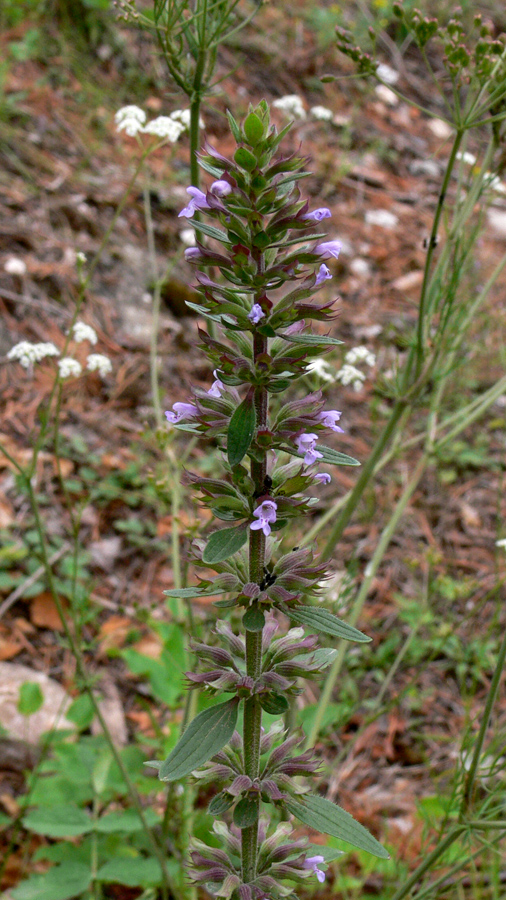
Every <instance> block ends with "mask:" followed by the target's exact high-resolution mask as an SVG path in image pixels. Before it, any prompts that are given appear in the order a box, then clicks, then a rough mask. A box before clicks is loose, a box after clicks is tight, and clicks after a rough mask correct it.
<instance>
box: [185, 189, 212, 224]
mask: <svg viewBox="0 0 506 900" xmlns="http://www.w3.org/2000/svg"><path fill="white" fill-rule="evenodd" d="M186 193H187V194H189V195H190V197H191V200H190V202H189V204H188V206H185V208H184V209H182V210H181V212H180V213H179V215H178V218H181V216H185V218H187V219H191V218H192V216H193V214H194V213H195V210H197V209H209V203H208V202H207V200H206V195H205V194H204V192H203V191H199V189H198V188H196V187H192V186H190V187H188V188H186Z"/></svg>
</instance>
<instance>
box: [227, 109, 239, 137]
mask: <svg viewBox="0 0 506 900" xmlns="http://www.w3.org/2000/svg"><path fill="white" fill-rule="evenodd" d="M227 119H228V124H229V125H230V131H231V132H232V134H233V135H234V140H235V141H236V142H237V143H238V144H240V143H241V141H242V134H241V129H240V128H239V125H238V123H237V122H236V120H235V119H234V117H233V115H232V113H231V112H230V110H228V109H227Z"/></svg>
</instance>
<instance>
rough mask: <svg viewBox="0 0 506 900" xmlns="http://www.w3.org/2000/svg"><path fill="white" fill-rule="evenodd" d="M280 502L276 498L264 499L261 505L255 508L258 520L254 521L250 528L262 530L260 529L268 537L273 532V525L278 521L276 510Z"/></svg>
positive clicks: (254, 511) (254, 512)
mask: <svg viewBox="0 0 506 900" xmlns="http://www.w3.org/2000/svg"><path fill="white" fill-rule="evenodd" d="M277 508H278V504H277V503H275V502H274V500H264V502H263V503H261V504H260V506H257V508H256V509H255V510H253V515H254V516H257V518H258V521H257V522H252V523H251V525H250V528H251V530H252V531H260V529H261V530H262V531H263V533H264V534H265V537H268V536H269V535H270V533H271V525H272V523H273V522H275V521H276V510H277Z"/></svg>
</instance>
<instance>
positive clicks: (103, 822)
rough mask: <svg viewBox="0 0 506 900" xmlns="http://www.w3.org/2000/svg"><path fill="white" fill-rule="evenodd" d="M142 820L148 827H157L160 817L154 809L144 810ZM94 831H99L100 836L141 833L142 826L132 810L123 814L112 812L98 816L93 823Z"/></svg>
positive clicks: (136, 814)
mask: <svg viewBox="0 0 506 900" xmlns="http://www.w3.org/2000/svg"><path fill="white" fill-rule="evenodd" d="M144 818H145V820H146V822H147V823H148V825H150V826H153V825H157V824H158V822H159V821H160V816H159V815H158V814H157V813H156V812H155V810H154V809H146V810H144ZM94 830H95V831H100V832H101V833H102V834H112V833H113V832H117V831H127V832H135V831H143V830H144V825H143V823H142V821H141V818H140V816H139V814H138V813H137V812H136V811H135V810H134V809H125V810H123V812H112V813H107V814H106V815H105V816H100V818H99V819H97V821H96V823H95V829H94Z"/></svg>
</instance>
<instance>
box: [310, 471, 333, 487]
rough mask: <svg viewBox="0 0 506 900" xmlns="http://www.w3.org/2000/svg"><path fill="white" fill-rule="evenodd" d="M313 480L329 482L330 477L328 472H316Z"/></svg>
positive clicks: (322, 482)
mask: <svg viewBox="0 0 506 900" xmlns="http://www.w3.org/2000/svg"><path fill="white" fill-rule="evenodd" d="M313 480H314V481H317V482H318V483H319V484H330V482H331V481H332V478H331V477H330V475H329V473H328V472H318V475H315V476H314V479H313Z"/></svg>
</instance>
